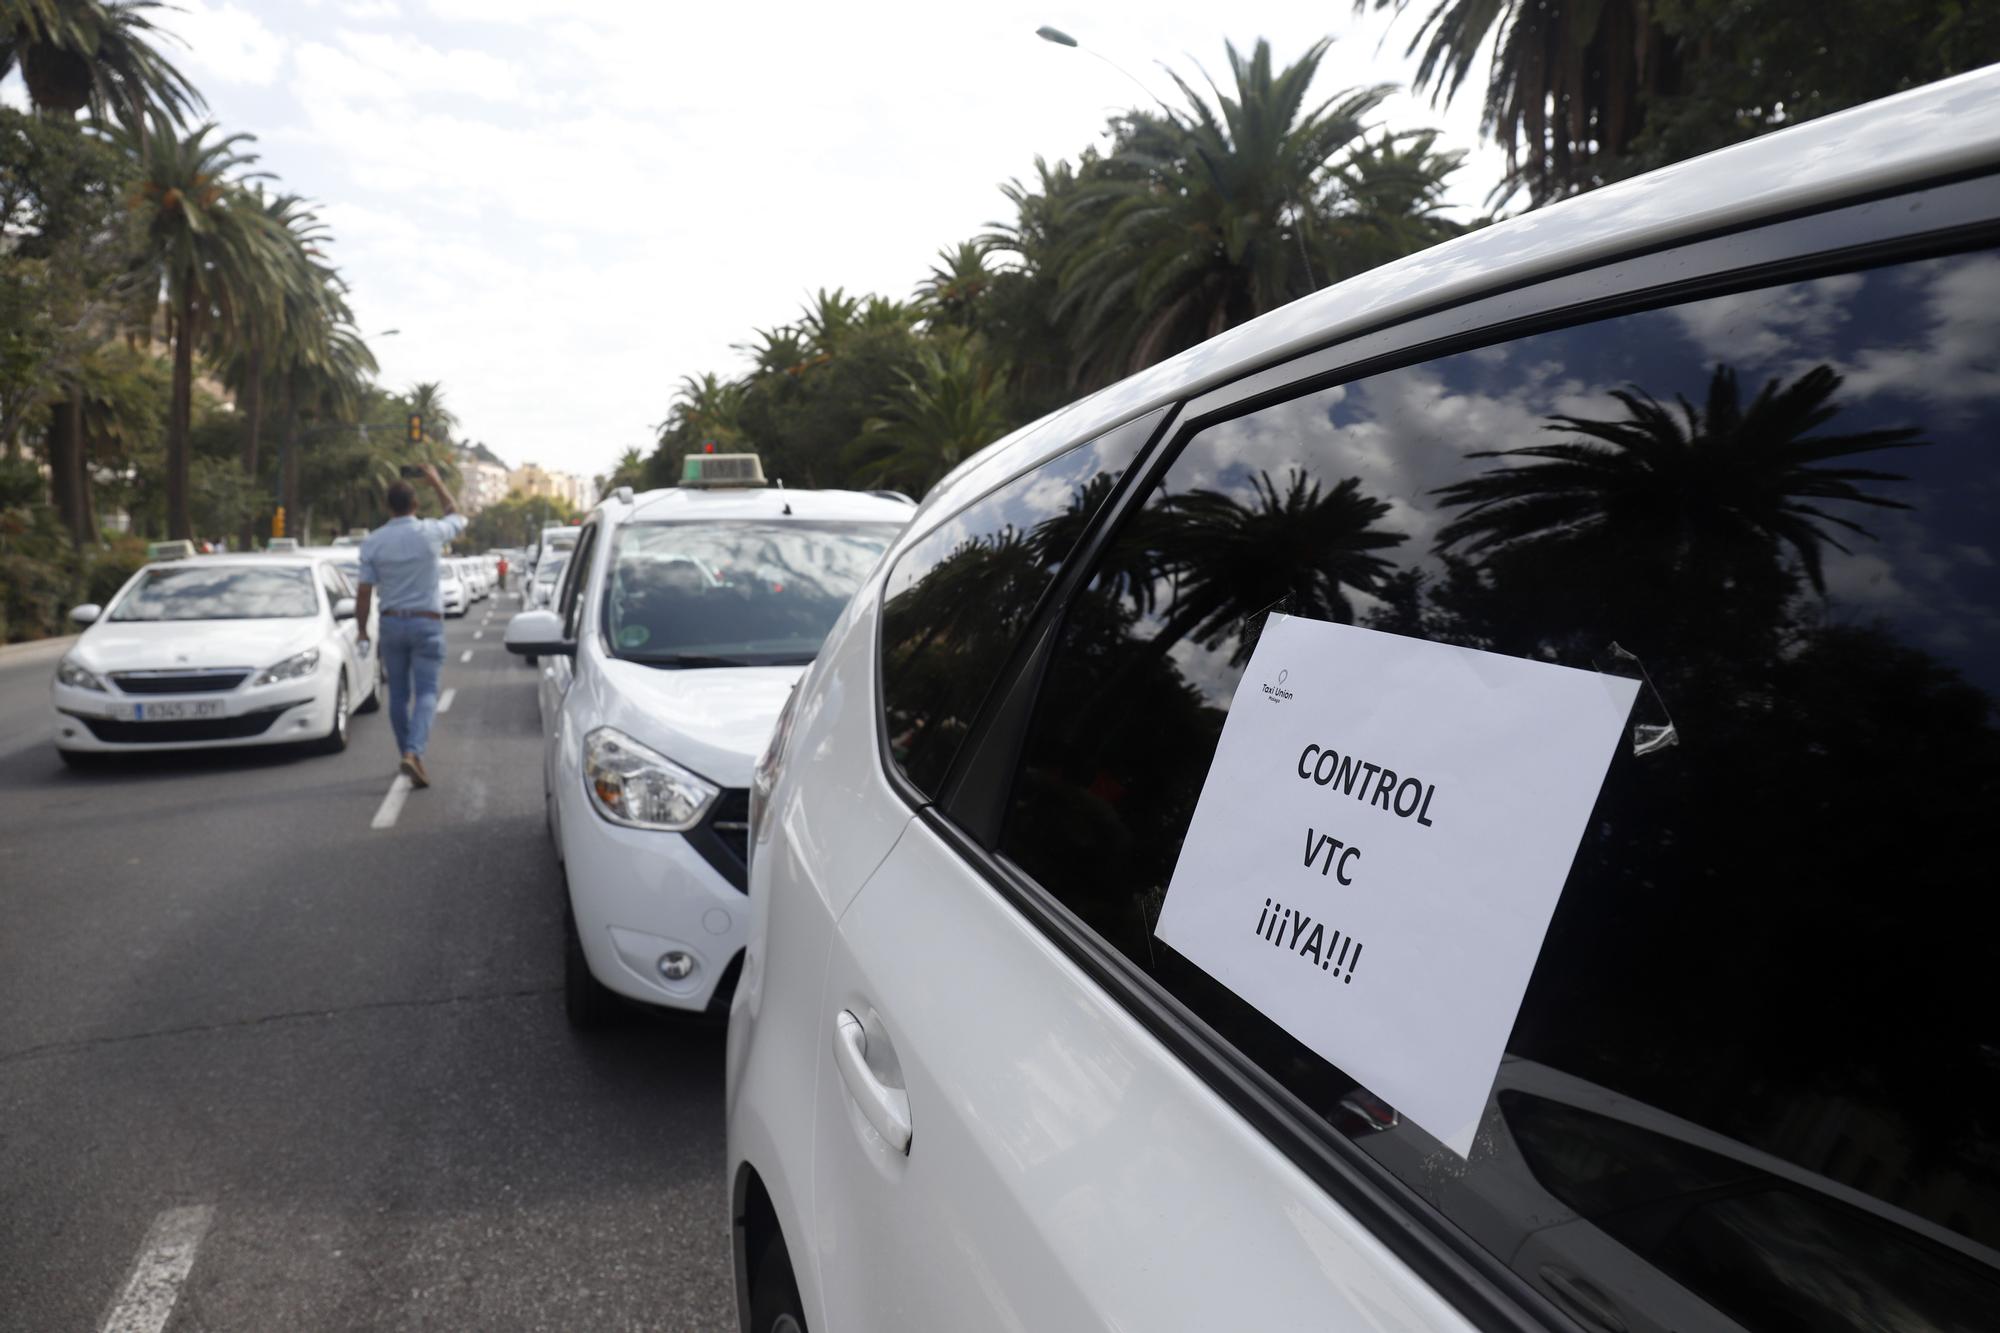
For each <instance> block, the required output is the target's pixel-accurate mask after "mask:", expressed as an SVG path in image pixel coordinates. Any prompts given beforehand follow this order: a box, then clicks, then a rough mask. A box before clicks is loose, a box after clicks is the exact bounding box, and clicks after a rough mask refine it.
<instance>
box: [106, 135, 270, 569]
mask: <svg viewBox="0 0 2000 1333" xmlns="http://www.w3.org/2000/svg"><path fill="white" fill-rule="evenodd" d="M214 132H215V125H214V124H213V123H212V122H211V123H209V124H207V125H203V126H201V127H200V128H199V129H197V130H195V131H194V132H193V133H192V134H189V135H187V136H186V137H182V136H180V135H178V134H176V133H174V131H173V128H172V126H171V125H169V124H168V123H167V122H166V121H165V119H164V118H163V117H162V118H159V119H156V121H155V124H154V132H153V133H152V134H151V135H149V136H148V137H147V138H146V140H145V142H144V144H143V145H138V144H135V145H134V147H135V149H136V150H137V156H138V160H139V164H140V169H139V179H138V182H137V184H136V186H135V190H134V195H135V200H134V209H135V211H136V212H137V213H138V214H139V217H140V220H141V223H142V225H143V230H144V243H145V253H146V259H147V261H148V263H149V264H150V265H151V266H152V267H153V268H154V270H155V271H156V272H157V273H158V274H159V276H160V278H161V280H162V281H163V282H164V284H165V288H166V298H167V323H168V334H169V337H170V340H171V343H172V347H173V360H174V383H173V402H172V407H171V410H170V411H169V413H168V417H167V495H166V500H167V527H168V535H169V536H172V537H191V536H193V535H194V531H193V520H192V517H191V515H190V513H189V510H188V426H189V418H190V416H191V415H192V412H193V392H194V349H195V347H196V346H197V345H198V344H199V343H200V342H201V341H202V339H203V337H204V335H205V333H206V331H207V329H208V328H209V327H210V325H211V323H212V322H214V321H217V320H227V319H229V318H230V316H231V312H232V311H234V310H237V309H241V308H244V307H245V306H247V305H248V304H249V303H251V302H253V301H255V300H257V299H258V298H259V291H258V288H259V284H260V283H261V282H262V280H263V279H264V278H265V275H267V274H268V273H269V272H270V270H271V268H272V266H273V263H274V250H275V245H274V241H273V238H272V235H271V229H270V228H269V227H268V225H266V224H265V222H264V219H263V215H262V213H261V212H260V210H259V209H258V208H257V206H256V204H255V202H254V200H251V199H249V198H248V197H246V196H245V195H244V194H243V192H242V189H241V186H240V184H239V183H238V181H237V179H234V177H236V176H237V175H238V174H239V173H240V172H241V170H242V168H244V167H247V166H248V165H250V164H251V163H253V162H255V161H256V160H257V159H256V156H255V155H254V154H250V153H245V152H241V151H239V149H238V145H239V144H242V143H245V142H249V141H250V140H251V138H252V136H250V135H247V134H230V135H224V136H221V137H219V138H211V137H210V136H211V135H213V134H214Z"/></svg>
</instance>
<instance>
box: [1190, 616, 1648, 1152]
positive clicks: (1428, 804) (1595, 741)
mask: <svg viewBox="0 0 2000 1333" xmlns="http://www.w3.org/2000/svg"><path fill="white" fill-rule="evenodd" d="M1637 694H1638V682H1637V681H1633V680H1626V679H1623V678H1621V677H1617V676H1607V675H1600V674H1598V673H1596V672H1590V671H1577V670H1573V669H1571V668H1569V667H1560V666H1553V665H1550V664H1549V663H1546V662H1531V661H1528V660H1526V659H1525V658H1518V657H1503V656H1501V655H1500V654H1498V653H1485V652H1479V651H1477V650H1475V649H1470V648H1456V647H1452V646H1450V645H1448V644H1441V643H1432V642H1430V641H1428V640H1424V639H1411V638H1404V637H1402V636H1401V635H1395V634H1382V633H1378V632H1376V631H1374V630H1365V629H1357V628H1355V627H1353V626H1351V625H1334V624H1327V623H1325V622H1322V621H1316V620H1301V619H1298V618H1296V617H1293V616H1282V615H1275V614H1274V615H1272V616H1271V617H1270V620H1269V622H1268V624H1267V625H1266V626H1265V629H1264V634H1263V637H1262V638H1261V639H1260V640H1259V642H1258V644H1257V650H1256V652H1255V653H1254V654H1253V655H1252V656H1251V658H1250V665H1249V669H1248V670H1247V671H1246V672H1245V673H1244V676H1243V680H1242V682H1241V683H1240V684H1239V685H1238V686H1237V688H1236V698H1235V700H1234V701H1233V702H1232V703H1231V705H1230V709H1229V717H1228V720H1227V721H1226V722H1224V724H1223V728H1222V740H1221V743H1220V744H1219V745H1218V746H1217V748H1216V752H1215V759H1214V762H1213V763H1212V764H1211V765H1210V767H1209V770H1208V778H1207V780H1206V781H1205V782H1204V783H1203V784H1202V789H1201V799H1200V801H1199V802H1198V803H1197V804H1196V806H1195V812H1194V822H1193V824H1192V825H1191V826H1190V827H1189V829H1188V835H1187V841H1186V843H1185V844H1184V845H1183V846H1182V848H1181V855H1180V861H1179V863H1178V864H1176V865H1175V867H1174V877H1173V881H1172V883H1171V884H1169V886H1168V889H1167V898H1166V902H1165V905H1164V906H1163V907H1162V909H1161V912H1160V920H1159V925H1158V927H1157V929H1156V933H1157V934H1158V935H1159V937H1160V938H1161V939H1162V940H1164V941H1166V942H1167V943H1168V944H1170V945H1172V946H1173V947H1174V948H1175V949H1178V950H1179V951H1180V952H1181V953H1183V954H1185V955H1186V956H1187V957H1188V958H1189V959H1191V960H1193V961H1194V962H1195V963H1196V964H1198V965H1199V966H1200V967H1201V968H1202V969H1203V970H1204V971H1206V972H1208V973H1209V975H1211V976H1213V977H1214V978H1215V979H1216V980H1218V981H1220V982H1222V983H1223V984H1224V985H1226V986H1228V987H1229V988H1230V989H1231V990H1233V991H1235V992H1236V993H1237V994H1238V995H1240V996H1242V997H1243V998H1244V999H1245V1000H1247V1001H1249V1002H1250V1003H1251V1004H1252V1005H1254V1006H1256V1008H1257V1009H1258V1010H1259V1011H1261V1012H1262V1013H1263V1014H1265V1015H1266V1016H1267V1017H1269V1018H1271V1019H1272V1020H1273V1021H1274V1022H1276V1023H1277V1024H1278V1025H1279V1026H1281V1027H1283V1028H1284V1029H1285V1030H1286V1031H1287V1032H1289V1033H1291V1034H1292V1035H1293V1036H1295V1037H1297V1038H1298V1039H1299V1040H1300V1041H1302V1042H1304V1043H1305V1044H1306V1045H1307V1046H1309V1047H1311V1048H1312V1049H1313V1050H1314V1051H1317V1052H1318V1053H1319V1054H1320V1055H1322V1056H1324V1057H1325V1058H1326V1059H1327V1060H1330V1061H1332V1062H1333V1063H1334V1064H1336V1065H1338V1066H1340V1067H1341V1068H1342V1069H1344V1070H1346V1071H1347V1072H1348V1073H1349V1074H1351V1075H1353V1076H1354V1077H1355V1078H1357V1079H1359V1080H1361V1082H1362V1083H1363V1084H1364V1085H1366V1086H1367V1087H1368V1088H1369V1090H1370V1091H1372V1092H1374V1093H1375V1094H1376V1095H1377V1096H1379V1097H1381V1098H1382V1099H1384V1100H1385V1101H1387V1102H1388V1103H1389V1104H1390V1105H1392V1106H1394V1107H1395V1108H1396V1109H1397V1110H1398V1111H1399V1112H1401V1113H1402V1114H1403V1115H1404V1116H1405V1117H1407V1118H1408V1119H1410V1120H1412V1121H1414V1122H1415V1123H1416V1124H1418V1125H1419V1126H1421V1127H1422V1128H1424V1129H1425V1130H1427V1131H1429V1132H1430V1133H1431V1134H1432V1135H1434V1136H1435V1137H1437V1138H1438V1139H1440V1140H1441V1141H1443V1142H1444V1143H1446V1144H1448V1145H1449V1146H1450V1147H1451V1148H1452V1149H1453V1150H1454V1151H1456V1152H1457V1153H1459V1154H1460V1155H1461V1156H1464V1155H1466V1154H1467V1153H1469V1152H1470V1150H1471V1147H1472V1138H1473V1133H1474V1131H1475V1130H1476V1129H1477V1128H1478V1125H1479V1116H1480V1112H1481V1110H1482V1109H1483V1108H1484V1107H1485V1105H1486V1096H1487V1093H1488V1092H1489V1091H1490V1090H1491V1089H1492V1086H1493V1079H1494V1076H1495V1075H1496V1074H1497V1073H1498V1071H1499V1068H1500V1057H1501V1055H1502V1053H1503V1051H1504V1050H1505V1048H1506V1043H1507V1036H1508V1033H1509V1032H1510V1031H1511V1030H1512V1029H1513V1026H1514V1017H1515V1014H1516V1013H1517V1012H1518V1011H1519V1009H1520V1007H1521V996H1522V995H1523V994H1524V993H1525V992H1526V990H1527V987H1528V976H1529V974H1530V973H1531V972H1532V971H1533V970H1534V966H1535V957H1536V955H1537V954H1538V953H1540V951H1541V947H1542V937H1543V935H1544V934H1545V933H1546V932H1547V930H1548V925H1549V917H1550V916H1551V915H1552V914H1553V913H1554V911H1555V905H1556V899H1557V897H1558V896H1559V895H1560V894H1561V892H1562V886H1563V880H1564V879H1565V878H1567V876H1568V874H1569V867H1570V862H1571V861H1572V860H1573V859H1574V858H1575V856H1576V848H1577V843H1578V841H1579V840H1580V839H1581V838H1582V836H1583V828H1584V821H1585V820H1587V819H1588V818H1589V817H1590V809H1591V806H1592V804H1593V803H1594V802H1595V801H1596V799H1597V791H1598V788H1599V787H1600V786H1601V785H1602V784H1603V781H1604V771H1605V768H1606V767H1607V766H1608V765H1609V764H1610V762H1611V755H1612V752H1613V750H1614V748H1615V747H1616V745H1617V744H1618V741H1619V738H1620V736H1621V735H1622V734H1623V730H1624V724H1625V718H1626V714H1627V713H1628V712H1630V710H1631V707H1632V701H1633V699H1634V698H1635V697H1636V695H1637Z"/></svg>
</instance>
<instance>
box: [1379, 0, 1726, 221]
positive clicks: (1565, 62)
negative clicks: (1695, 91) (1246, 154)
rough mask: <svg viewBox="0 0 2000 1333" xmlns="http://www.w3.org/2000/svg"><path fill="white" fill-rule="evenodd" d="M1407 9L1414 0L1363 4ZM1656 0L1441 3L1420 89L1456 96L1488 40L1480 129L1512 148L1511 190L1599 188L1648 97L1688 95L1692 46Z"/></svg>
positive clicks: (1507, 186)
mask: <svg viewBox="0 0 2000 1333" xmlns="http://www.w3.org/2000/svg"><path fill="white" fill-rule="evenodd" d="M1371 3H1372V4H1373V5H1374V7H1375V8H1377V9H1386V8H1394V9H1396V10H1398V11H1401V10H1402V9H1404V8H1405V7H1406V6H1407V5H1408V4H1409V0H1355V8H1357V9H1361V8H1364V7H1366V6H1368V5H1369V4H1371ZM1660 8H1661V7H1660V6H1657V5H1654V4H1650V3H1648V0H1532V3H1531V2H1530V0H1436V3H1435V4H1433V5H1432V7H1431V9H1430V12H1429V13H1428V14H1427V15H1425V17H1424V20H1423V23H1422V24H1421V25H1420V26H1419V27H1418V28H1417V31H1416V34H1415V35H1414V36H1413V37H1412V38H1411V39H1410V46H1409V52H1408V54H1412V55H1414V54H1416V52H1417V50H1418V48H1422V50H1423V56H1422V58H1421V59H1420V61H1419V63H1418V65H1417V78H1416V83H1417V86H1418V87H1420V88H1421V87H1428V88H1429V89H1430V91H1431V95H1432V98H1433V100H1434V101H1439V102H1449V101H1450V100H1451V99H1452V98H1453V97H1455V96H1456V95H1457V93H1458V90H1459V88H1460V86H1461V85H1463V84H1464V82H1465V80H1466V76H1467V75H1468V74H1470V73H1471V71H1472V66H1473V64H1474V62H1475V61H1476V60H1477V59H1478V58H1479V56H1480V55H1481V53H1482V52H1483V51H1484V50H1485V49H1486V48H1487V46H1488V43H1489V41H1490V42H1491V43H1492V50H1493V70H1492V73H1491V75H1490V76H1489V77H1488V80H1487V84H1486V107H1485V116H1484V120H1483V124H1482V128H1483V129H1484V130H1485V132H1486V133H1487V134H1488V135H1490V136H1492V137H1493V138H1495V139H1497V140H1498V141H1499V142H1500V144H1501V145H1502V146H1503V147H1505V148H1506V150H1507V178H1506V180H1505V181H1504V182H1503V183H1502V185H1501V187H1500V193H1501V194H1502V195H1503V196H1504V195H1505V194H1507V193H1511V192H1512V191H1513V190H1515V189H1517V188H1520V187H1523V186H1525V187H1526V189H1527V191H1528V198H1529V200H1530V202H1531V203H1533V204H1543V203H1547V202H1549V201H1550V200H1552V199H1559V198H1561V197H1563V196H1564V195H1567V194H1573V193H1575V192H1577V191H1579V190H1587V189H1589V188H1591V187H1592V186H1593V185H1598V184H1601V183H1602V182H1603V181H1604V180H1605V179H1606V178H1607V176H1608V175H1609V174H1612V173H1613V172H1614V170H1615V167H1616V165H1617V162H1618V159H1620V158H1621V157H1623V156H1625V155H1626V154H1627V153H1629V152H1630V150H1631V148H1632V144H1633V141H1634V140H1636V139H1637V138H1638V137H1639V134H1640V132H1641V131H1642V130H1643V129H1644V128H1645V108H1646V103H1647V101H1648V100H1649V99H1651V98H1656V97H1660V96H1670V95H1672V94H1673V93H1675V92H1677V91H1680V89H1681V85H1682V82H1683V71H1684V68H1685V66H1686V63H1687V52H1686V50H1685V49H1684V47H1683V45H1682V42H1681V40H1680V39H1679V38H1678V37H1677V36H1675V35H1673V34H1671V33H1669V32H1667V31H1666V30H1665V29H1664V28H1663V27H1662V26H1661V24H1660V20H1659V10H1660Z"/></svg>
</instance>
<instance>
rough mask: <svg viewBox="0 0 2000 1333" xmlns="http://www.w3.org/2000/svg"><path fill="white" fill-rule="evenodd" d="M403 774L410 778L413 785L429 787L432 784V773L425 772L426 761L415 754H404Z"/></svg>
mask: <svg viewBox="0 0 2000 1333" xmlns="http://www.w3.org/2000/svg"><path fill="white" fill-rule="evenodd" d="M403 776H405V777H407V778H408V779H409V780H410V785H411V786H412V787H428V786H430V785H431V776H430V774H428V773H426V772H424V761H423V760H421V759H419V758H417V756H416V755H414V754H406V755H404V756H403Z"/></svg>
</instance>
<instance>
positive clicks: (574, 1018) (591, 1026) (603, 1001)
mask: <svg viewBox="0 0 2000 1333" xmlns="http://www.w3.org/2000/svg"><path fill="white" fill-rule="evenodd" d="M623 1012H624V1010H623V1007H622V1006H621V1005H620V1004H619V1003H618V997H617V996H616V995H614V994H613V993H612V991H611V988H610V987H608V986H606V985H605V984H604V983H603V982H601V981H599V980H598V979H597V978H596V977H594V976H592V975H590V960H589V959H588V958H586V957H584V956H583V940H582V938H581V937H580V936H578V934H577V933H576V914H575V913H574V912H572V911H570V909H569V905H568V904H567V903H565V904H564V905H563V1017H565V1018H567V1019H568V1020H569V1025H570V1028H571V1029H572V1030H573V1031H576V1032H596V1031H599V1030H601V1029H603V1028H607V1027H610V1026H611V1025H612V1024H613V1023H614V1022H616V1021H617V1020H618V1018H619V1016H620V1015H621V1014H622V1013H623Z"/></svg>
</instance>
